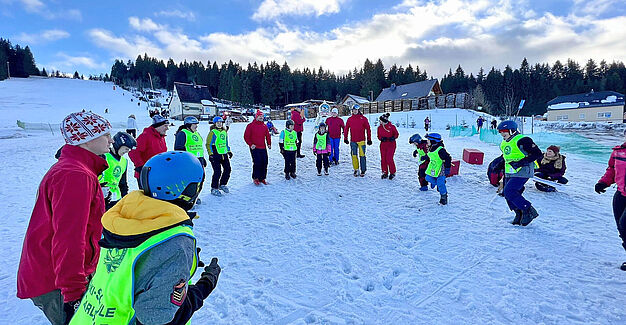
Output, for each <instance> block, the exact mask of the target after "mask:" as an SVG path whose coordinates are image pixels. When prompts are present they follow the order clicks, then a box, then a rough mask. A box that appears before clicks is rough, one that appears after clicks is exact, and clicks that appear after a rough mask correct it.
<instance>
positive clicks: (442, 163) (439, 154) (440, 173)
mask: <svg viewBox="0 0 626 325" xmlns="http://www.w3.org/2000/svg"><path fill="white" fill-rule="evenodd" d="M426 141H427V143H428V153H427V154H426V155H427V157H428V167H426V181H428V182H429V183H430V187H431V188H434V187H435V186H437V190H438V191H439V194H440V195H441V197H440V199H439V204H441V205H446V204H448V189H447V188H446V177H448V176H449V175H450V167H452V157H450V154H449V153H448V152H447V151H446V149H445V148H444V145H443V140H442V139H441V135H440V134H439V133H428V134H426Z"/></svg>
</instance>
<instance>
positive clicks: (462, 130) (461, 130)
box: [450, 125, 478, 138]
mask: <svg viewBox="0 0 626 325" xmlns="http://www.w3.org/2000/svg"><path fill="white" fill-rule="evenodd" d="M475 134H478V131H476V127H475V126H473V125H472V127H471V128H470V127H469V126H461V125H457V126H452V127H450V137H451V138H456V137H471V136H474V135H475Z"/></svg>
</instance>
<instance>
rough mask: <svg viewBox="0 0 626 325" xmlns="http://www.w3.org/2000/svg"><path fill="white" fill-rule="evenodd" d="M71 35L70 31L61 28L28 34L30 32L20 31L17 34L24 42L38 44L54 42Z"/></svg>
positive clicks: (19, 39) (16, 37) (18, 38)
mask: <svg viewBox="0 0 626 325" xmlns="http://www.w3.org/2000/svg"><path fill="white" fill-rule="evenodd" d="M68 37H70V33H68V32H66V31H64V30H60V29H49V30H45V31H43V32H41V33H38V34H28V33H20V34H18V35H16V36H15V39H17V40H18V41H20V42H24V43H27V44H37V43H46V42H53V41H57V40H60V39H63V38H68Z"/></svg>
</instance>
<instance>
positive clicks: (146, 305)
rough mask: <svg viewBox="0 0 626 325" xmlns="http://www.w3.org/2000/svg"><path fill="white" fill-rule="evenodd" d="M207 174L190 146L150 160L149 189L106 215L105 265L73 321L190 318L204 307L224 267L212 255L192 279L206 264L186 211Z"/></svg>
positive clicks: (145, 178)
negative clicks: (209, 260)
mask: <svg viewBox="0 0 626 325" xmlns="http://www.w3.org/2000/svg"><path fill="white" fill-rule="evenodd" d="M203 178H204V168H203V167H202V165H201V164H200V161H199V160H198V159H197V158H196V157H194V156H193V155H192V154H190V153H189V152H184V151H169V152H164V153H161V154H158V155H156V156H154V157H152V158H150V160H148V161H147V162H146V164H145V165H144V166H143V169H142V170H141V175H140V181H141V182H142V184H143V189H144V190H143V191H134V192H131V193H130V194H128V195H127V196H125V197H124V198H122V200H120V202H119V203H118V204H116V205H115V206H114V207H113V208H111V209H110V210H109V211H108V212H106V213H105V214H104V215H103V216H102V226H103V227H104V231H103V238H102V239H101V240H100V241H99V244H100V247H102V250H101V252H100V258H99V260H98V266H97V268H96V272H95V274H94V277H93V279H92V280H91V282H90V283H89V287H88V288H87V292H86V293H85V296H84V297H83V298H82V301H81V302H80V306H78V308H77V309H76V313H75V314H74V317H73V318H72V320H71V322H70V324H72V325H73V324H92V323H93V324H185V323H186V322H188V321H189V319H191V316H192V315H193V313H194V312H196V311H197V310H198V309H200V308H201V307H202V305H203V304H204V300H205V299H206V298H207V297H208V296H209V294H211V292H212V291H213V289H215V286H216V285H217V280H218V278H219V274H220V271H221V269H220V266H219V265H218V264H217V258H213V259H212V260H211V263H210V264H209V265H208V266H206V267H205V268H204V271H203V272H202V274H201V276H200V279H199V280H198V281H197V282H196V283H195V284H193V285H192V284H189V280H190V279H191V277H192V276H193V275H194V273H195V272H196V269H197V267H198V266H199V265H200V266H201V265H203V264H202V263H201V262H199V260H198V255H197V252H198V250H197V248H196V237H195V235H194V232H193V223H192V221H191V220H192V217H193V215H192V214H190V213H188V212H187V211H188V210H190V209H191V208H192V207H193V205H194V204H195V202H196V199H197V197H198V194H199V192H200V183H201V182H202V180H203ZM180 184H183V186H180Z"/></svg>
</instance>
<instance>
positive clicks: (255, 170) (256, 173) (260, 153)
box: [250, 149, 267, 181]
mask: <svg viewBox="0 0 626 325" xmlns="http://www.w3.org/2000/svg"><path fill="white" fill-rule="evenodd" d="M250 154H251V155H252V179H258V180H260V181H262V180H264V179H265V178H266V177H267V149H251V150H250Z"/></svg>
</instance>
